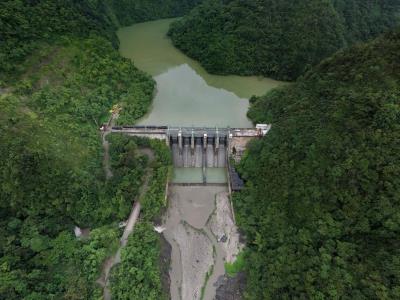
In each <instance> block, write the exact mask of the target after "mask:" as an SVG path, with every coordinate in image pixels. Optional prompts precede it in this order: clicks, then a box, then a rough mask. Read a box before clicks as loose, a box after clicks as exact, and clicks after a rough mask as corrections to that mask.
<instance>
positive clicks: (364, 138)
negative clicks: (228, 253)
mask: <svg viewBox="0 0 400 300" xmlns="http://www.w3.org/2000/svg"><path fill="white" fill-rule="evenodd" d="M399 49H400V32H399V31H397V32H394V33H389V34H386V35H384V36H383V37H382V38H379V39H377V40H375V41H372V42H370V43H368V44H360V45H357V46H355V47H352V48H351V49H348V50H345V51H341V52H339V53H337V54H335V55H334V56H333V57H331V58H329V59H327V60H325V61H323V62H322V63H321V64H320V65H318V66H317V67H316V68H314V69H313V70H312V71H310V72H308V73H307V74H306V75H305V76H304V78H302V79H300V80H299V81H298V82H297V83H295V84H292V85H290V86H285V87H283V88H280V89H277V90H274V91H272V92H271V93H269V94H267V95H266V96H264V97H260V98H253V99H252V107H251V109H250V111H249V116H250V117H251V118H252V119H253V120H254V122H263V123H264V122H267V123H272V129H271V131H270V132H269V133H268V135H267V136H266V137H265V138H264V139H262V140H259V141H256V142H254V143H252V144H251V146H250V149H249V151H248V153H247V155H246V156H245V158H244V159H243V161H242V162H241V164H240V166H239V170H240V172H241V174H242V176H243V177H244V179H245V180H246V182H247V183H246V188H245V189H244V190H243V191H242V192H240V193H238V194H235V196H234V204H235V207H236V213H237V220H238V222H239V225H240V226H241V227H242V229H243V230H244V231H245V233H246V236H247V239H248V248H249V249H248V255H246V261H245V267H246V271H247V273H248V288H247V298H248V299H293V298H297V299H399V298H400V272H399V271H400V265H399V262H400V252H399V245H400V239H399V236H400V235H399V233H400V219H399V215H400V202H399V200H400V194H399V191H400V154H399V151H398V150H399V149H400V102H399V99H400V52H399Z"/></svg>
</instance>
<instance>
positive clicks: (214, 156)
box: [102, 124, 271, 189]
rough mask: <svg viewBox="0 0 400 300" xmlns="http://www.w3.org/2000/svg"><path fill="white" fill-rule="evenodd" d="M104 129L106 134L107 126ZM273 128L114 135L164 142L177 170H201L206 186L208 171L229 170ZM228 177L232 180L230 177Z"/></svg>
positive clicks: (136, 130) (150, 129)
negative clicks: (231, 160) (255, 142)
mask: <svg viewBox="0 0 400 300" xmlns="http://www.w3.org/2000/svg"><path fill="white" fill-rule="evenodd" d="M102 128H104V129H103V130H107V127H106V126H103V127H102ZM270 128H271V125H267V124H258V125H257V126H256V127H255V128H217V127H214V128H210V127H169V126H140V125H139V126H137V125H135V126H114V127H112V128H111V132H114V133H122V134H127V135H131V136H138V137H146V138H151V139H159V140H164V141H165V143H166V144H167V145H168V146H169V147H170V148H171V152H172V159H173V163H174V166H175V167H176V168H183V169H184V168H202V174H203V175H202V176H203V180H202V181H203V183H204V184H205V183H206V182H207V178H206V176H207V169H209V170H210V169H211V168H226V167H229V161H228V158H229V157H232V158H233V159H234V160H235V161H239V160H240V159H241V157H242V155H243V153H244V150H245V149H246V147H247V143H248V142H249V141H250V140H252V139H254V138H258V137H262V136H264V135H266V134H267V133H268V131H269V130H270ZM228 170H230V168H228ZM228 173H229V172H228ZM228 177H231V176H230V175H228ZM232 189H234V187H232Z"/></svg>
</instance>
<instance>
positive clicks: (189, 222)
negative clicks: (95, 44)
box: [118, 19, 283, 300]
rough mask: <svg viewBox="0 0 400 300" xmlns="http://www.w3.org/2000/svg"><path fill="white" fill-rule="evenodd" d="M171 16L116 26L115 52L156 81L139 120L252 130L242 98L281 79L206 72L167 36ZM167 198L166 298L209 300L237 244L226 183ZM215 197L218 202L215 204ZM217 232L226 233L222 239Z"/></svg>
mask: <svg viewBox="0 0 400 300" xmlns="http://www.w3.org/2000/svg"><path fill="white" fill-rule="evenodd" d="M173 21H174V19H165V20H158V21H153V22H146V23H141V24H135V25H133V26H130V27H125V28H121V29H120V30H119V31H118V37H119V39H120V52H121V54H122V55H123V56H124V57H127V58H130V59H132V60H133V61H134V63H135V65H136V66H137V67H138V68H139V69H141V70H143V71H145V72H147V73H149V74H151V75H152V76H153V78H154V80H155V81H156V83H157V92H156V95H155V98H154V101H153V104H152V107H151V110H150V112H149V113H148V114H147V115H146V116H145V117H143V118H142V119H141V120H140V121H139V122H138V124H141V125H164V126H165V125H169V126H185V127H186V126H202V127H203V126H204V127H242V128H246V127H252V126H253V125H252V123H251V122H250V120H249V119H248V118H247V116H246V113H247V110H248V106H249V101H248V98H250V97H251V96H252V95H262V94H264V93H266V92H267V91H269V90H271V89H272V88H275V87H277V86H279V85H282V84H283V83H282V82H279V81H275V80H272V79H268V78H263V77H256V76H248V77H242V76H219V75H211V74H208V73H207V72H206V71H205V70H204V68H202V67H201V65H199V64H198V63H197V62H196V61H194V60H192V59H190V58H188V57H187V56H186V55H184V54H183V53H182V52H180V51H179V50H178V49H176V48H175V47H174V46H173V45H172V42H171V41H170V39H169V38H168V37H167V36H166V34H167V31H168V28H169V25H170V24H171V22H173ZM207 173H208V175H209V176H208V177H209V180H210V181H209V182H210V183H218V184H223V183H225V182H226V171H225V169H224V168H208V169H207ZM201 174H202V173H201V168H176V169H175V170H174V178H173V179H172V180H173V181H175V183H189V182H191V183H195V182H197V181H200V182H201V180H202V176H201ZM168 196H169V207H168V210H167V213H166V215H165V216H164V226H165V228H166V229H165V231H164V236H165V238H166V240H167V241H168V243H169V244H170V245H171V247H172V255H171V267H170V279H171V287H170V291H171V299H172V300H178V299H183V300H187V299H190V300H192V299H200V298H201V297H202V295H203V298H202V299H204V300H211V299H214V297H215V290H216V286H215V283H216V282H217V281H218V279H220V278H221V276H222V275H223V274H224V262H225V261H226V260H229V261H232V260H233V259H234V257H235V255H237V253H238V251H239V250H240V247H241V245H239V244H238V243H237V242H235V241H237V240H238V236H236V235H235V234H236V233H235V232H236V228H235V225H234V222H233V220H234V218H233V216H230V217H229V214H231V213H232V212H231V211H230V206H229V205H227V203H229V201H228V196H227V187H226V186H223V185H222V186H201V187H199V186H196V187H193V186H191V187H179V186H174V187H172V188H171V190H170V194H169V195H168ZM217 199H219V200H218V201H221V203H224V205H216V201H217ZM221 203H218V204H221ZM218 209H220V211H219V213H218ZM221 214H222V215H221ZM225 217H226V218H225ZM217 220H222V221H221V222H222V223H223V224H230V225H229V228H224V225H221V224H222V223H221V222H220V223H221V224H220V225H218V222H217ZM229 220H230V221H229ZM218 226H219V227H218ZM221 232H222V233H224V232H225V233H226V234H222V235H224V237H223V238H222V235H221ZM219 235H220V236H219ZM226 235H229V236H228V237H226Z"/></svg>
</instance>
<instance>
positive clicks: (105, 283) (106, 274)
mask: <svg viewBox="0 0 400 300" xmlns="http://www.w3.org/2000/svg"><path fill="white" fill-rule="evenodd" d="M103 143H104V137H103ZM103 146H104V144H103ZM138 151H139V153H141V154H143V155H147V156H148V157H149V163H151V162H152V161H153V160H154V157H155V156H154V153H153V150H152V149H149V148H143V149H139V150H138ZM105 159H106V157H105ZM152 171H153V170H152V169H151V168H147V169H146V173H145V179H144V182H143V184H142V188H141V190H140V192H139V195H138V196H137V197H136V199H135V200H134V201H133V203H134V204H133V206H132V210H131V213H130V215H129V218H128V220H127V223H126V226H125V229H124V232H123V234H122V236H121V238H120V246H119V248H118V250H117V252H116V253H115V254H114V255H113V256H111V257H109V258H108V259H107V260H106V261H105V262H104V264H103V268H102V272H101V276H100V278H99V279H98V280H97V281H96V282H97V283H98V284H100V285H101V286H102V287H103V299H104V300H110V299H111V292H110V289H109V279H110V272H111V269H112V268H113V267H114V266H115V265H117V264H119V263H120V262H121V250H122V248H123V247H125V246H126V244H127V242H128V238H129V235H130V234H131V233H132V231H133V229H134V227H135V224H136V222H137V220H138V218H139V215H140V208H141V205H140V200H141V199H142V198H143V197H144V196H145V195H146V193H147V191H148V188H149V181H150V178H151V175H152ZM110 172H111V170H110Z"/></svg>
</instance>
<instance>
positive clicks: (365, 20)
mask: <svg viewBox="0 0 400 300" xmlns="http://www.w3.org/2000/svg"><path fill="white" fill-rule="evenodd" d="M399 24H400V2H399V1H397V0H383V1H375V0H368V1H365V0H328V1H324V0H303V1H292V0H279V1H277V0H257V1H254V0H228V1H221V0H208V1H205V2H204V3H203V4H201V5H199V6H198V7H196V8H195V9H193V10H192V11H191V12H190V14H189V15H187V16H185V17H184V18H182V19H181V20H179V21H177V22H175V23H174V24H173V25H172V26H171V28H170V32H169V34H170V36H171V38H172V41H173V42H174V44H175V46H177V47H178V48H179V49H181V50H182V51H183V52H185V53H186V54H187V55H189V56H190V57H192V58H194V59H197V60H199V61H200V62H201V64H202V65H203V66H204V67H205V68H206V69H207V70H208V71H209V72H212V73H218V74H240V75H253V74H256V75H264V76H269V77H273V78H276V79H281V80H294V79H296V78H297V77H298V76H299V75H301V74H303V73H304V72H305V71H306V70H307V69H309V67H310V66H313V65H315V64H317V63H319V62H320V61H321V60H322V59H323V58H325V57H327V56H329V55H331V54H333V53H334V52H336V51H337V50H338V49H340V48H343V47H346V46H349V45H351V44H353V43H355V42H357V41H364V40H367V39H369V38H371V37H375V36H377V35H378V34H379V33H382V32H383V31H385V30H387V29H388V28H392V27H394V26H396V25H399Z"/></svg>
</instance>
